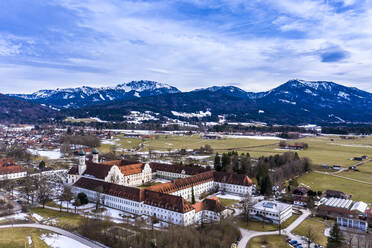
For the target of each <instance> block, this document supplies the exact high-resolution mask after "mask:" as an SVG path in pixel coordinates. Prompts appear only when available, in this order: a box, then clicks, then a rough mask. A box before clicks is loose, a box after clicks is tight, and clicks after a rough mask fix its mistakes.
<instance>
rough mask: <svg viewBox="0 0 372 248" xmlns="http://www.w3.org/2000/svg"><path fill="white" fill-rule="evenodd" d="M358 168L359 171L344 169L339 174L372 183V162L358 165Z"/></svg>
mask: <svg viewBox="0 0 372 248" xmlns="http://www.w3.org/2000/svg"><path fill="white" fill-rule="evenodd" d="M357 169H358V170H359V171H344V172H341V173H339V174H338V175H340V176H344V177H347V178H352V179H355V180H361V181H365V182H369V183H371V184H372V162H368V163H365V164H363V165H361V166H358V167H357ZM371 187H372V185H371Z"/></svg>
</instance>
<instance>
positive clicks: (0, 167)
mask: <svg viewBox="0 0 372 248" xmlns="http://www.w3.org/2000/svg"><path fill="white" fill-rule="evenodd" d="M26 175H27V172H26V170H24V169H23V168H22V167H21V166H19V165H17V164H15V162H14V160H13V159H12V158H3V159H0V181H3V180H9V179H18V178H23V177H26Z"/></svg>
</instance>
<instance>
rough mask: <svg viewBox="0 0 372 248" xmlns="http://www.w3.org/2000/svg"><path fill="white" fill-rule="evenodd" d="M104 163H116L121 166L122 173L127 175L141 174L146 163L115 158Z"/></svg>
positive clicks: (103, 163)
mask: <svg viewBox="0 0 372 248" xmlns="http://www.w3.org/2000/svg"><path fill="white" fill-rule="evenodd" d="M101 164H102V165H116V166H118V167H119V169H120V171H121V173H123V174H124V175H126V176H129V175H134V174H139V173H141V172H142V170H143V167H144V164H142V163H139V162H133V161H129V160H113V161H107V162H102V163H101Z"/></svg>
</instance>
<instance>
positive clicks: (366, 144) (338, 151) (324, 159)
mask: <svg viewBox="0 0 372 248" xmlns="http://www.w3.org/2000/svg"><path fill="white" fill-rule="evenodd" d="M288 142H289V143H295V142H305V143H307V144H308V145H309V148H308V149H307V150H301V151H297V152H298V154H299V155H300V156H302V157H308V158H310V159H311V160H312V161H313V163H314V164H316V165H321V164H324V163H326V164H329V165H334V164H337V165H341V166H343V167H347V166H351V165H355V164H357V163H358V162H356V161H352V160H351V158H353V157H357V156H362V155H367V156H368V155H369V154H370V155H371V156H372V137H366V138H360V137H356V138H355V139H353V140H345V139H341V138H340V137H339V136H320V137H306V138H302V139H298V140H290V141H288ZM141 143H142V145H143V146H142V148H141V149H140V150H139V151H141V152H144V151H149V150H156V151H165V152H166V151H170V150H175V149H182V148H184V149H196V148H200V147H201V146H204V145H206V144H208V145H210V146H211V147H212V148H213V150H214V151H215V152H219V153H222V152H228V151H232V150H234V151H238V152H239V153H246V152H249V153H250V154H251V156H252V157H260V156H268V155H275V154H281V153H284V152H286V151H288V150H285V149H280V148H279V140H278V139H277V138H275V137H273V138H272V139H270V137H265V139H259V138H258V139H257V138H255V137H252V138H222V139H220V140H209V139H203V138H201V137H200V136H199V135H192V136H173V135H158V136H155V137H154V138H153V139H147V140H142V139H140V138H125V137H124V136H123V135H119V136H117V137H115V139H113V140H112V141H107V142H103V144H102V145H101V147H100V149H101V150H102V152H108V151H111V150H112V149H113V148H112V147H114V148H116V149H120V148H122V149H131V148H135V147H138V146H140V144H141Z"/></svg>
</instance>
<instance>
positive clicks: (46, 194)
mask: <svg viewBox="0 0 372 248" xmlns="http://www.w3.org/2000/svg"><path fill="white" fill-rule="evenodd" d="M52 194H53V192H52V189H51V188H50V187H49V185H48V181H47V179H46V178H45V177H41V178H40V181H39V187H38V190H37V199H38V201H39V203H41V204H42V205H43V208H44V207H45V204H46V203H47V202H48V201H49V200H50V199H51V196H52Z"/></svg>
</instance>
